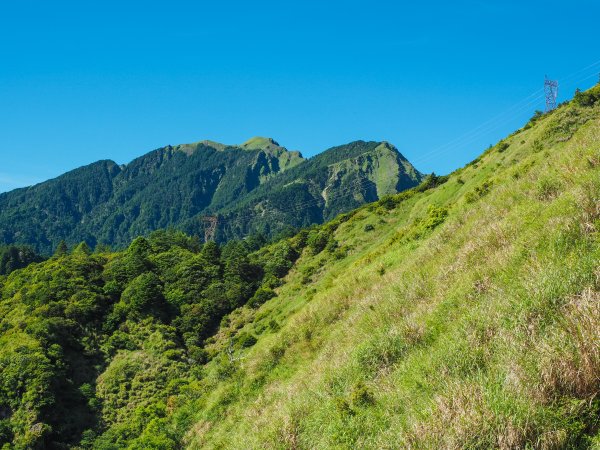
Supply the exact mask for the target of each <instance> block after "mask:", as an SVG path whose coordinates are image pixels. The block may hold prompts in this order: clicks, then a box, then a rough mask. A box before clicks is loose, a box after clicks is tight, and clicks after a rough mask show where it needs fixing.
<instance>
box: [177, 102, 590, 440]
mask: <svg viewBox="0 0 600 450" xmlns="http://www.w3.org/2000/svg"><path fill="white" fill-rule="evenodd" d="M599 117H600V102H597V103H596V104H595V106H577V105H575V104H569V105H565V106H563V107H561V108H559V109H558V110H557V111H555V112H554V113H552V114H549V115H545V116H544V117H542V118H540V119H539V120H537V121H535V122H534V123H531V124H529V125H528V126H526V127H524V129H522V130H520V131H519V132H517V133H515V134H513V135H512V136H510V137H508V138H507V139H505V140H503V141H501V142H500V143H498V144H497V145H496V146H494V147H492V148H490V149H489V150H487V151H486V152H485V153H484V154H483V155H482V156H481V157H480V158H478V159H477V160H476V161H474V162H472V163H471V164H469V165H467V166H466V167H465V168H463V169H460V170H458V171H456V172H455V173H453V174H451V176H449V177H448V179H447V180H443V179H441V180H437V184H439V185H438V186H435V187H433V188H432V189H421V190H418V189H414V190H412V191H408V192H405V193H402V194H398V195H395V196H392V197H387V198H385V199H383V200H381V201H379V202H377V203H375V204H372V205H369V206H366V207H363V208H361V209H359V210H357V211H355V212H354V213H351V214H347V215H344V216H341V217H340V218H338V219H337V220H335V221H334V222H332V223H329V224H326V225H324V226H323V227H322V230H323V233H326V232H327V230H330V231H331V230H333V237H334V238H335V239H334V240H333V239H329V240H328V241H327V242H326V243H323V244H324V245H313V246H312V247H311V246H309V247H307V248H306V249H305V251H304V253H303V255H302V256H301V257H300V259H299V260H298V262H297V263H296V265H295V267H294V268H293V269H292V271H291V272H290V274H289V275H288V276H287V278H286V282H285V283H284V284H283V285H282V286H281V287H279V288H278V291H277V294H278V295H277V297H275V298H273V299H271V300H269V301H268V302H266V303H265V304H263V305H262V306H261V307H260V308H258V309H252V308H249V307H243V308H242V309H239V310H237V311H235V312H234V313H232V314H231V315H230V316H229V317H227V318H226V320H224V321H223V323H222V328H221V330H220V331H219V333H218V334H217V335H216V336H215V338H214V339H213V342H212V343H210V345H209V347H208V351H209V352H211V353H212V354H213V355H215V357H214V358H213V360H212V361H211V362H210V363H209V364H208V365H207V366H206V369H205V373H204V378H202V379H201V380H200V381H199V382H198V383H196V384H195V385H194V386H193V387H191V388H190V389H191V390H190V392H189V395H188V396H187V397H188V400H185V401H184V400H183V399H181V398H180V400H179V402H180V404H179V405H177V407H176V408H175V409H174V412H173V416H172V421H171V423H172V424H173V427H174V431H175V432H182V430H187V432H186V434H185V439H184V442H185V444H186V445H187V446H189V447H190V448H238V449H239V448H245V449H249V448H311V449H315V448H418V449H421V448H506V449H508V448H527V447H529V448H548V449H550V448H588V447H589V448H594V446H595V447H596V448H597V447H598V445H600V439H599V437H598V426H599V419H598V415H599V412H600V406H599V405H600V400H599V398H598V392H599V385H600V381H599V375H600V348H599V346H600V342H599V335H600V306H599V305H600V304H599V302H600V241H599V235H598V232H599V230H600V203H599V201H600V120H599ZM444 181H445V182H444ZM435 184H436V182H432V183H431V185H435ZM322 247H324V248H322ZM241 333H246V334H251V335H253V336H255V337H256V338H257V342H256V344H254V345H253V346H250V347H248V348H245V349H243V350H239V346H232V345H231V342H236V336H240V334H241ZM252 343H253V342H251V344H252ZM234 348H235V349H236V350H235V351H233V349H234ZM230 349H231V350H230Z"/></svg>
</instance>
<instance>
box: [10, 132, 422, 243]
mask: <svg viewBox="0 0 600 450" xmlns="http://www.w3.org/2000/svg"><path fill="white" fill-rule="evenodd" d="M377 145H379V143H375V142H374V141H371V142H365V141H355V142H353V143H350V144H346V145H343V146H338V147H333V148H331V149H327V150H325V151H324V152H322V153H320V154H318V155H315V156H313V157H312V158H308V159H307V158H304V157H303V156H302V154H301V153H300V152H298V151H290V150H287V149H286V148H285V147H283V146H281V145H279V144H278V143H277V141H275V140H274V139H272V138H264V137H254V138H251V139H249V140H248V141H246V142H244V143H243V144H239V145H235V146H232V145H225V144H219V143H215V142H212V141H207V140H204V141H198V142H195V143H191V144H178V145H174V146H173V145H167V146H165V147H160V148H158V149H155V150H152V151H150V152H148V153H146V154H144V155H141V156H139V157H137V158H135V159H133V160H132V161H130V162H129V163H127V164H123V165H118V164H117V163H116V162H114V161H112V160H101V161H97V162H94V163H92V164H89V165H86V166H81V167H79V168H76V169H73V170H71V171H69V172H66V173H65V174H62V175H60V176H58V177H56V178H54V179H51V180H48V181H45V182H42V183H38V184H36V185H34V186H30V187H27V188H22V189H18V190H14V191H10V192H7V193H3V194H0V242H2V243H5V244H29V245H33V246H34V247H36V249H37V250H38V251H42V252H45V253H50V252H52V251H53V250H54V248H56V246H57V245H58V243H59V242H60V241H61V240H65V241H67V242H68V243H69V244H72V245H74V244H76V243H78V242H81V241H86V242H87V243H88V244H89V245H91V246H92V247H93V246H95V245H97V244H99V243H102V244H108V245H116V246H123V245H126V244H127V242H129V241H131V239H133V238H134V237H135V236H138V235H147V234H148V233H150V232H152V231H154V230H156V229H159V228H168V227H175V228H179V229H182V230H184V231H186V232H187V233H190V234H196V235H199V236H204V230H203V226H204V225H203V223H202V217H203V216H207V215H221V218H220V219H221V225H219V228H218V230H217V232H216V238H217V239H218V240H228V239H232V238H240V237H243V236H247V235H249V234H252V233H263V234H265V235H267V236H273V235H275V234H277V233H278V232H281V231H282V230H284V229H286V228H289V227H295V228H298V227H302V226H306V225H310V224H312V223H321V222H322V221H323V220H326V219H327V218H331V217H333V216H334V215H335V214H337V213H339V212H342V211H347V210H349V209H351V208H353V207H356V206H358V205H360V204H362V203H364V202H366V201H373V200H376V199H377V198H379V196H381V195H386V194H390V193H395V192H398V190H401V189H406V188H408V187H412V186H414V185H416V184H418V182H419V181H420V180H421V179H422V174H421V173H420V172H418V171H417V170H416V169H414V167H412V165H410V163H409V162H408V161H407V160H406V159H405V158H404V157H403V156H402V155H401V154H400V153H399V151H398V150H397V149H396V148H395V147H393V146H390V145H389V144H386V145H384V146H383V147H382V148H381V149H379V150H378V151H377V152H375V153H372V154H371V155H370V157H369V158H365V159H364V160H361V161H358V160H356V161H354V162H352V161H349V160H350V159H351V158H353V157H354V156H357V155H360V154H365V155H366V154H367V153H369V152H372V151H373V150H374V147H376V146H377ZM344 161H346V162H345V163H344V169H343V170H342V166H339V167H338V169H339V170H342V172H344V174H343V176H342V175H341V172H340V171H339V170H338V172H337V175H339V176H340V179H338V180H336V179H333V178H332V179H331V180H329V181H330V185H328V188H329V194H330V195H329V196H328V198H329V199H331V201H327V200H325V199H324V197H323V195H322V193H319V191H321V192H323V190H324V189H325V188H326V184H327V179H323V174H324V173H325V172H327V171H328V170H329V169H328V167H329V166H332V165H334V164H337V163H342V162H344ZM383 161H387V162H388V163H390V164H391V166H390V167H389V168H388V169H387V173H385V174H384V172H385V168H384V166H385V163H383ZM361 165H362V166H364V167H359V166H361ZM305 169H306V170H305ZM307 172H310V173H309V174H308V175H307ZM290 173H291V174H292V175H291V176H290V175H286V174H290ZM282 177H283V178H285V179H286V180H288V182H291V181H298V182H299V183H300V184H298V185H296V186H295V187H294V188H293V189H289V188H287V187H285V186H283V185H282V183H280V182H279V181H278V180H279V179H280V178H282ZM291 177H294V180H292V179H291ZM311 177H317V178H318V180H317V181H316V182H315V180H312V179H311ZM390 180H392V181H390ZM367 185H368V186H367ZM317 186H318V188H317ZM261 187H262V189H260V188H261ZM354 188H355V189H354ZM257 190H258V192H259V195H255V191H257ZM282 192H283V194H284V195H283V198H280V197H281V195H279V194H281V193H282ZM341 194H346V197H350V196H353V199H350V198H344V196H342V195H341ZM332 195H333V196H332ZM261 196H262V197H261ZM247 199H251V200H252V201H254V205H251V206H252V207H250V208H247V207H245V206H243V205H245V204H247V203H248V202H247ZM270 200H274V201H270ZM306 202H310V206H311V208H310V210H309V211H307V212H306V213H305V214H303V215H301V216H300V217H297V216H296V215H292V214H289V213H286V211H287V210H289V209H290V208H292V209H294V208H296V209H297V208H299V207H300V205H303V204H306ZM258 203H260V210H261V212H260V214H259V213H258V212H257V211H256V208H255V207H256V206H257V205H258ZM41 205H44V206H43V207H42V206H41ZM92 205H93V207H92ZM265 208H266V210H267V211H268V213H269V214H270V215H272V216H273V217H276V220H275V221H273V222H270V223H261V220H263V219H264V213H265ZM224 213H226V214H227V216H223V215H222V214H224ZM234 221H235V224H233V222H234Z"/></svg>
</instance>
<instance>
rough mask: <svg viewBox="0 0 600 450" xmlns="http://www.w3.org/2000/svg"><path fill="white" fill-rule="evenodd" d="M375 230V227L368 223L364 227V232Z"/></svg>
mask: <svg viewBox="0 0 600 450" xmlns="http://www.w3.org/2000/svg"><path fill="white" fill-rule="evenodd" d="M374 229H375V227H374V226H373V225H371V224H370V223H368V224H366V225H365V228H364V231H373V230H374Z"/></svg>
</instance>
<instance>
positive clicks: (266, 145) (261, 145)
mask: <svg viewBox="0 0 600 450" xmlns="http://www.w3.org/2000/svg"><path fill="white" fill-rule="evenodd" d="M240 147H241V148H243V149H245V150H270V149H272V148H274V147H277V148H283V147H281V145H279V143H278V142H277V141H275V139H273V138H270V137H261V136H255V137H253V138H250V139H248V140H247V141H246V142H244V143H243V144H241V145H240Z"/></svg>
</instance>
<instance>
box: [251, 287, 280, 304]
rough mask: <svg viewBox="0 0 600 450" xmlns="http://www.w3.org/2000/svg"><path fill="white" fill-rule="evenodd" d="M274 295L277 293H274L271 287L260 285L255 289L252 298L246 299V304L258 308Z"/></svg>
mask: <svg viewBox="0 0 600 450" xmlns="http://www.w3.org/2000/svg"><path fill="white" fill-rule="evenodd" d="M276 295H277V294H275V291H273V289H271V288H269V287H265V286H261V287H260V288H258V289H257V290H256V292H255V293H254V295H253V296H252V298H251V299H250V300H248V306H250V307H251V308H258V307H259V306H260V305H262V304H263V303H265V302H266V301H267V300H270V299H272V298H273V297H275V296H276Z"/></svg>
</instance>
